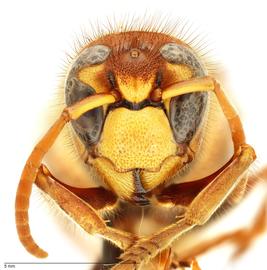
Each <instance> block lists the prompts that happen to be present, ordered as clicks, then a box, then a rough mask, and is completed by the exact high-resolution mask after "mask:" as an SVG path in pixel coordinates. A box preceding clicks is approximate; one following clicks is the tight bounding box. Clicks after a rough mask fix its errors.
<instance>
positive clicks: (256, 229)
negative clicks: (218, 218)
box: [177, 167, 267, 260]
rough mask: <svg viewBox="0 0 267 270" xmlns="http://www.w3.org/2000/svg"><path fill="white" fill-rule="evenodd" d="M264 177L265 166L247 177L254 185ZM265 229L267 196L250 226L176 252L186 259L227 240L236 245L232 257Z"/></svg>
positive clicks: (246, 247)
mask: <svg viewBox="0 0 267 270" xmlns="http://www.w3.org/2000/svg"><path fill="white" fill-rule="evenodd" d="M256 178H257V179H256ZM266 179H267V167H265V168H264V169H263V170H261V171H260V172H258V173H257V174H256V175H252V176H251V177H249V179H248V183H250V182H252V183H253V186H254V185H255V184H256V183H258V182H260V181H261V180H265V181H266ZM266 230H267V198H265V200H264V201H263V204H262V205H261V207H260V209H259V210H258V213H257V215H256V217H255V219H254V220H253V223H252V224H251V226H249V227H246V228H241V229H238V230H236V231H233V232H229V233H226V234H223V235H220V236H218V237H215V238H214V239H210V240H207V241H205V242H202V243H200V244H198V245H193V246H192V247H189V248H188V249H187V250H185V249H184V248H179V249H178V251H177V252H178V253H177V254H179V260H186V259H187V258H192V257H195V256H198V255H200V254H203V253H204V252H206V251H208V250H209V249H212V248H214V247H216V246H218V245H220V244H222V243H224V242H227V241H229V242H233V243H234V244H236V245H237V250H236V252H235V253H234V257H238V256H239V255H241V254H242V253H243V252H244V251H246V250H247V249H248V248H249V246H250V244H252V242H253V241H254V240H255V239H256V238H257V237H258V236H260V235H261V234H262V233H264V232H265V231H266ZM177 259H178V258H177Z"/></svg>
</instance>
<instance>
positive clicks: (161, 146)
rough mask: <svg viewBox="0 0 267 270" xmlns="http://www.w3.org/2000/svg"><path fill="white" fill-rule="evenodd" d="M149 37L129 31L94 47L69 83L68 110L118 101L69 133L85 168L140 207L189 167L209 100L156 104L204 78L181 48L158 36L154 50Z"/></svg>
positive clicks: (79, 61)
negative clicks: (179, 86) (168, 91)
mask: <svg viewBox="0 0 267 270" xmlns="http://www.w3.org/2000/svg"><path fill="white" fill-rule="evenodd" d="M153 35H154V36H155V33H147V32H129V33H122V34H117V35H114V34H113V35H109V36H105V37H103V38H101V39H99V40H96V41H94V42H92V43H91V44H89V45H88V47H86V48H84V49H83V50H82V52H81V54H80V56H78V58H77V59H76V62H75V63H74V64H73V67H72V69H71V71H70V73H69V75H68V79H67V83H66V101H67V105H72V104H73V103H74V102H77V101H78V100H80V99H82V98H84V97H86V95H90V94H95V93H110V92H112V93H116V95H117V96H118V97H119V101H117V102H116V103H114V104H112V105H109V106H105V107H103V108H98V109H95V110H93V111H92V112H87V113H86V114H85V115H83V116H81V117H80V118H79V119H78V120H77V121H75V122H74V123H73V127H74V130H75V132H76V134H77V135H78V138H79V141H80V143H82V144H83V145H84V146H85V148H86V150H87V152H88V156H89V158H88V159H87V160H86V162H87V164H88V165H90V166H93V167H94V168H95V169H96V171H97V173H98V174H99V175H100V176H101V177H102V179H103V181H104V182H105V184H106V185H107V186H108V187H109V188H110V189H111V190H112V191H114V192H115V193H116V194H117V195H118V197H120V198H122V199H125V200H128V201H131V202H133V203H136V204H141V205H144V204H147V203H148V202H149V199H150V198H151V196H152V195H153V192H154V191H155V190H157V188H160V187H161V186H162V187H163V186H164V184H165V183H167V182H168V181H169V180H170V178H171V177H173V176H174V175H175V174H177V173H179V171H180V170H181V169H182V168H183V167H184V166H185V165H186V164H187V163H189V162H190V161H191V160H192V150H193V151H194V150H196V149H197V147H198V144H199V138H200V136H199V131H198V130H199V126H200V125H201V122H202V118H203V115H204V113H205V108H206V100H207V96H206V93H197V94H187V95H184V96H183V97H178V98H173V99H169V100H165V101H164V102H162V101H157V100H155V99H154V98H153V93H154V91H155V90H158V89H163V88H165V87H167V86H169V85H172V84H174V83H178V82H181V81H186V80H188V79H190V78H192V77H197V76H204V73H205V71H204V70H203V67H202V66H201V64H200V63H199V62H198V59H197V57H196V56H195V55H194V54H193V52H192V51H191V49H190V48H188V47H187V46H186V45H185V44H183V43H182V42H181V41H179V40H175V39H173V38H171V37H169V36H167V35H163V34H157V35H158V42H157V43H155V40H154V36H153ZM120 42H121V43H120ZM122 43H123V44H122ZM122 45H124V46H122Z"/></svg>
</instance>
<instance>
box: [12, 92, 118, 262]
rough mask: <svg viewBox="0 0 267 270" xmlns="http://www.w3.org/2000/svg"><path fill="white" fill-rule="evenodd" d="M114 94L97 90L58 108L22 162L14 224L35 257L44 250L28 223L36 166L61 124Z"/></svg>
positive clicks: (41, 256) (104, 101)
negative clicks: (57, 114) (98, 92)
mask: <svg viewBox="0 0 267 270" xmlns="http://www.w3.org/2000/svg"><path fill="white" fill-rule="evenodd" d="M115 101H116V98H115V97H114V96H112V95H109V94H98V95H93V96H89V97H87V98H85V99H83V100H81V101H80V102H78V103H76V104H74V105H73V106H70V107H67V108H65V109H64V111H63V112H62V114H61V116H60V117H59V119H58V120H57V121H56V122H55V123H54V124H53V126H52V127H51V128H50V129H49V130H48V132H47V133H46V134H45V136H44V137H43V138H42V139H41V140H40V142H39V143H38V144H37V145H36V146H35V147H34V149H33V151H32V153H31V154H30V156H29V158H28V160H27V162H26V165H25V167H24V169H23V171H22V175H21V178H20V182H19V185H18V189H17V194H16V203H15V210H16V226H17V232H18V236H19V239H20V241H21V243H22V244H23V245H24V247H25V248H26V249H27V250H28V251H29V252H30V253H31V254H33V255H35V256H36V257H40V258H44V257H46V256H47V253H46V252H45V251H44V250H42V249H41V248H40V247H39V246H38V245H37V244H36V243H35V242H34V240H33V238H32V236H31V232H30V227H29V217H28V209H29V198H30V195H31V191H32V185H33V183H34V181H35V179H36V177H37V173H38V169H39V167H40V165H41V162H42V159H43V157H44V155H45V154H46V152H47V151H48V150H49V149H50V147H51V146H52V145H53V143H54V142H55V140H56V138H57V137H58V135H59V133H60V132H61V131H62V129H63V128H64V126H65V124H66V123H67V122H69V121H70V120H72V119H77V118H78V117H79V116H81V115H82V114H83V113H84V112H86V111H88V110H92V109H94V108H96V107H98V106H102V105H104V104H109V103H113V102H115Z"/></svg>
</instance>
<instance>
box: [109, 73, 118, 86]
mask: <svg viewBox="0 0 267 270" xmlns="http://www.w3.org/2000/svg"><path fill="white" fill-rule="evenodd" d="M107 78H108V81H109V83H110V86H111V89H116V88H117V83H116V78H115V75H114V73H113V72H112V71H109V72H108V73H107Z"/></svg>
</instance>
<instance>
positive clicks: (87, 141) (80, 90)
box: [65, 77, 104, 147]
mask: <svg viewBox="0 0 267 270" xmlns="http://www.w3.org/2000/svg"><path fill="white" fill-rule="evenodd" d="M93 94H95V90H94V89H93V88H92V87H90V86H88V85H85V84H83V83H81V82H80V81H79V80H78V79H76V78H74V77H71V78H68V80H67V82H66V89H65V98H66V103H67V105H68V106H70V105H73V104H74V103H76V102H78V101H80V100H82V99H84V98H85V97H88V96H90V95H93ZM103 121H104V113H103V108H102V107H99V108H96V109H93V110H91V111H88V112H86V113H85V114H83V115H82V116H80V117H79V118H78V119H77V120H74V121H72V127H73V128H74V130H75V132H76V134H77V135H78V136H79V138H80V139H81V141H82V142H83V143H84V145H85V146H86V147H90V146H92V145H94V144H96V143H97V142H98V140H99V137H100V132H101V129H102V125H103Z"/></svg>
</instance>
